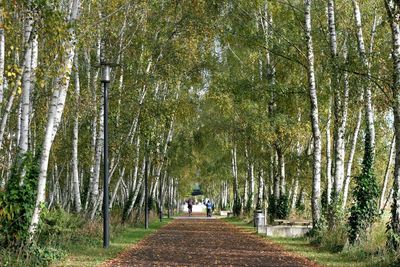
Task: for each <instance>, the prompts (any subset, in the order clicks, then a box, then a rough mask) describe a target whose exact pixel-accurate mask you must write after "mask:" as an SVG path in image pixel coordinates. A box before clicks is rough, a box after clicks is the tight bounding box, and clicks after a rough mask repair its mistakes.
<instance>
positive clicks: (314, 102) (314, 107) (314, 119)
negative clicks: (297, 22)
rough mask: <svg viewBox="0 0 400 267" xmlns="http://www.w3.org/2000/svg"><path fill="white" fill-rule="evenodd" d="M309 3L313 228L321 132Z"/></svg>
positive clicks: (317, 205)
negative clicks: (312, 141) (312, 142)
mask: <svg viewBox="0 0 400 267" xmlns="http://www.w3.org/2000/svg"><path fill="white" fill-rule="evenodd" d="M311 2H312V0H305V1H304V6H305V12H304V17H305V36H306V41H307V63H308V87H309V93H310V102H311V126H312V133H313V139H314V153H313V182H312V198H311V208H312V219H313V225H314V227H315V226H316V225H317V223H318V222H319V220H320V217H321V210H320V202H321V131H320V128H319V115H318V96H317V88H316V83H315V71H314V48H313V41H312V34H311V32H312V24H311Z"/></svg>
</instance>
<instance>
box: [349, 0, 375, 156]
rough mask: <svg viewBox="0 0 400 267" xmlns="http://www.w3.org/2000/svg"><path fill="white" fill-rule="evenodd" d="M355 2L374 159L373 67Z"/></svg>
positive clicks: (368, 123) (366, 108) (355, 0)
mask: <svg viewBox="0 0 400 267" xmlns="http://www.w3.org/2000/svg"><path fill="white" fill-rule="evenodd" d="M352 3H353V12H354V18H355V24H356V28H357V43H358V52H359V55H360V58H361V62H362V64H363V67H364V69H365V70H366V72H367V84H366V85H365V86H364V108H365V121H366V124H367V128H368V131H369V134H370V140H369V141H370V144H371V151H372V155H371V159H372V161H374V158H375V122H374V121H375V118H374V110H373V105H372V92H371V82H370V79H371V69H370V64H369V60H368V56H367V53H366V49H365V43H364V35H363V29H362V21H361V11H360V6H359V4H358V1H357V0H352Z"/></svg>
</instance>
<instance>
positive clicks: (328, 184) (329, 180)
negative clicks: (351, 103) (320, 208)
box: [326, 97, 332, 204]
mask: <svg viewBox="0 0 400 267" xmlns="http://www.w3.org/2000/svg"><path fill="white" fill-rule="evenodd" d="M331 119H332V98H331V97H329V108H328V121H327V123H326V189H327V199H328V204H330V203H331V196H332V157H331V146H332V145H331Z"/></svg>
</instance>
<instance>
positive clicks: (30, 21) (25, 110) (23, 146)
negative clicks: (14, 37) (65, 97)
mask: <svg viewBox="0 0 400 267" xmlns="http://www.w3.org/2000/svg"><path fill="white" fill-rule="evenodd" d="M31 5H32V3H31V1H29V2H28V6H29V7H28V10H27V12H26V18H25V21H24V42H25V45H24V46H25V48H26V50H25V54H24V57H25V58H24V65H25V66H24V71H23V74H22V95H21V129H20V137H19V143H18V148H19V154H20V155H24V154H25V153H26V152H27V151H28V134H29V118H30V113H29V111H30V110H29V107H30V95H31V72H32V48H33V47H32V45H33V39H34V36H33V35H34V29H33V25H34V18H33V11H32V10H31V7H30V6H31Z"/></svg>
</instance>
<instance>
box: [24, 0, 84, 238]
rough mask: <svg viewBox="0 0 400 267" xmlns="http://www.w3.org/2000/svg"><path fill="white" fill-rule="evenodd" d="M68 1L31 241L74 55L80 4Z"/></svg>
mask: <svg viewBox="0 0 400 267" xmlns="http://www.w3.org/2000/svg"><path fill="white" fill-rule="evenodd" d="M70 1H71V3H72V9H71V13H70V17H69V25H71V26H70V27H69V29H68V35H69V36H68V38H69V39H68V40H67V41H66V42H65V43H64V48H65V50H64V54H63V60H62V62H63V64H62V65H61V69H60V72H59V73H60V74H59V76H58V78H57V84H56V88H55V90H54V92H53V96H52V100H51V104H50V107H49V111H48V118H47V126H46V132H45V138H44V141H43V145H42V149H43V150H42V154H41V160H40V172H39V182H38V190H37V196H36V204H35V209H34V211H33V215H32V219H31V223H30V226H29V233H30V240H31V241H32V239H33V237H34V234H35V232H36V229H37V227H38V223H39V218H40V212H41V205H42V203H43V202H44V201H45V193H46V180H47V179H46V178H47V168H48V163H49V157H50V150H51V146H52V141H53V140H54V137H53V135H54V133H55V132H57V130H58V124H57V121H60V120H61V116H62V112H63V109H64V104H65V97H64V98H63V97H62V96H63V95H66V92H67V90H68V87H69V80H70V74H71V69H72V65H73V59H74V55H75V31H74V28H73V26H72V25H74V22H75V21H76V19H77V16H78V11H79V5H80V2H79V0H70Z"/></svg>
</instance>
